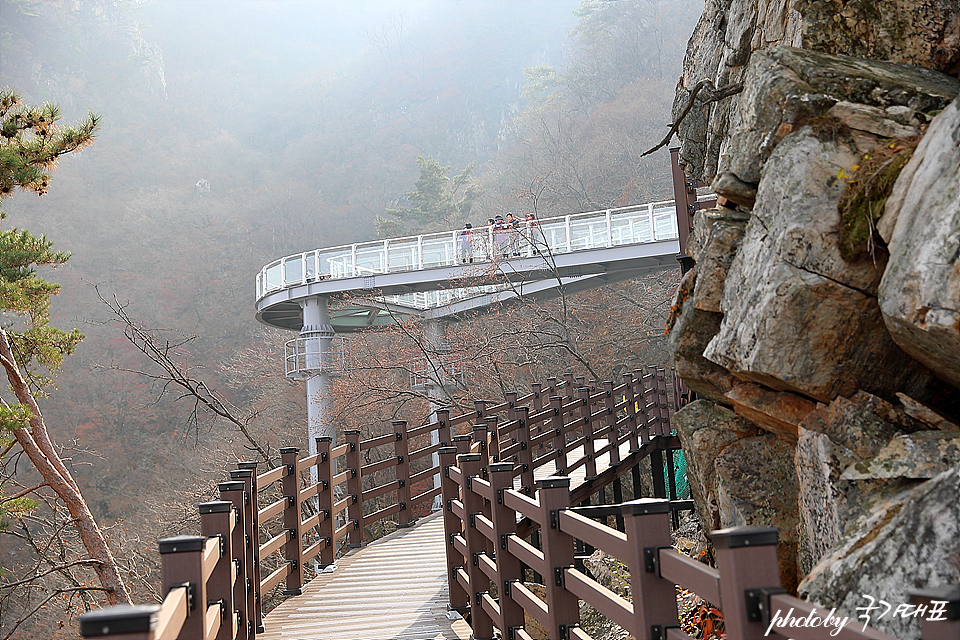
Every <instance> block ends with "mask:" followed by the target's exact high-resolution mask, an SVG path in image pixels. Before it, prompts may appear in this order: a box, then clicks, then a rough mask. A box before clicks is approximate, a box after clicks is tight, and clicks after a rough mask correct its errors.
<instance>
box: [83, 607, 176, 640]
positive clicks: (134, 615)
mask: <svg viewBox="0 0 960 640" xmlns="http://www.w3.org/2000/svg"><path fill="white" fill-rule="evenodd" d="M159 613H160V605H158V604H149V605H136V606H133V607H129V606H127V605H117V606H114V607H107V608H106V609H94V610H93V611H88V612H86V613H82V614H80V615H79V616H78V619H79V620H80V636H81V637H83V638H109V639H110V640H153V639H154V637H155V636H154V632H153V631H152V629H153V628H154V627H155V626H156V624H157V617H158V615H159Z"/></svg>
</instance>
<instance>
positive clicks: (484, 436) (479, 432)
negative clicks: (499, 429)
mask: <svg viewBox="0 0 960 640" xmlns="http://www.w3.org/2000/svg"><path fill="white" fill-rule="evenodd" d="M471 435H472V436H473V442H472V443H471V445H470V450H471V451H474V450H475V449H476V448H479V449H480V450H479V451H478V452H477V453H479V454H480V456H481V457H480V460H481V462H480V467H481V468H483V467H486V466H487V464H488V462H489V461H490V458H489V455H488V453H489V448H488V446H487V443H488V441H489V433H488V431H487V425H486V423H484V424H475V425H473V431H471ZM474 445H479V447H475V446H474Z"/></svg>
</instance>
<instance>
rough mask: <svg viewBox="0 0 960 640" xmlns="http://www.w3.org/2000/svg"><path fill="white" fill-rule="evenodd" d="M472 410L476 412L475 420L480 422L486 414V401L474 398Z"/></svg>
mask: <svg viewBox="0 0 960 640" xmlns="http://www.w3.org/2000/svg"><path fill="white" fill-rule="evenodd" d="M473 410H474V411H476V412H477V419H476V422H480V421H482V420H483V418H484V416H486V415H487V403H486V402H485V401H483V400H474V401H473Z"/></svg>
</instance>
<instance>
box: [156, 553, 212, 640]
mask: <svg viewBox="0 0 960 640" xmlns="http://www.w3.org/2000/svg"><path fill="white" fill-rule="evenodd" d="M157 544H158V546H159V547H160V562H161V565H162V566H161V570H160V573H161V585H162V586H161V588H162V592H163V594H164V595H166V594H167V593H169V592H170V591H171V590H173V589H176V588H177V587H180V586H181V585H184V584H189V585H190V586H189V602H188V607H187V609H188V611H189V614H188V615H187V619H186V620H185V621H184V623H183V627H182V629H181V631H180V636H179V637H181V638H203V637H204V634H205V632H206V629H205V627H206V617H207V616H206V614H207V584H206V582H205V581H204V580H203V547H204V545H205V544H206V538H204V537H202V536H174V537H172V538H164V539H163V540H160V541H159V542H158V543H157Z"/></svg>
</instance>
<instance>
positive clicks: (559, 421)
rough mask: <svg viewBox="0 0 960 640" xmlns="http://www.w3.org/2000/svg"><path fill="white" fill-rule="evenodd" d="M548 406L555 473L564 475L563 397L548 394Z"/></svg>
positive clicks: (565, 468)
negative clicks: (551, 411) (550, 414)
mask: <svg viewBox="0 0 960 640" xmlns="http://www.w3.org/2000/svg"><path fill="white" fill-rule="evenodd" d="M550 408H551V409H553V415H552V416H550V427H551V428H552V429H553V448H554V451H555V452H556V456H557V462H556V466H557V470H556V474H555V475H558V476H565V475H567V452H566V448H567V436H566V435H565V434H564V433H563V398H561V397H560V396H550Z"/></svg>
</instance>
